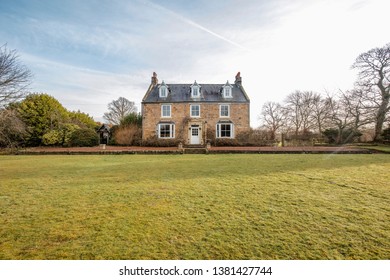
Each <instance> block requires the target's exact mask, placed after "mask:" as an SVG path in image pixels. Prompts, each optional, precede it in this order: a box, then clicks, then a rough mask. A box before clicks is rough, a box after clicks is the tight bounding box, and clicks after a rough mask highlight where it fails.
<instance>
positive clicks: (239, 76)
mask: <svg viewBox="0 0 390 280" xmlns="http://www.w3.org/2000/svg"><path fill="white" fill-rule="evenodd" d="M234 83H235V84H236V85H240V86H241V83H242V79H241V73H240V72H238V73H237V75H236V80H235V81H234Z"/></svg>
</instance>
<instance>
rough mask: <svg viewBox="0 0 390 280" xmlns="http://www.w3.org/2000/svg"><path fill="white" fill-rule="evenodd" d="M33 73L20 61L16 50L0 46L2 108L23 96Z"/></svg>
mask: <svg viewBox="0 0 390 280" xmlns="http://www.w3.org/2000/svg"><path fill="white" fill-rule="evenodd" d="M31 78H32V73H31V72H30V70H29V69H27V68H26V67H25V66H24V65H22V64H21V63H20V62H19V57H18V55H17V53H16V50H8V48H7V45H3V46H1V47H0V108H2V107H4V106H6V105H7V104H9V103H11V102H15V101H17V100H19V99H21V98H23V97H24V96H25V95H26V93H27V87H28V86H29V85H30V81H31Z"/></svg>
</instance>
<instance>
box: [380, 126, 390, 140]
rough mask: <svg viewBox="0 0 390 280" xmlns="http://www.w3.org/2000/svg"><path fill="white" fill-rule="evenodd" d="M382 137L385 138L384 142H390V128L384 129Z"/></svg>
mask: <svg viewBox="0 0 390 280" xmlns="http://www.w3.org/2000/svg"><path fill="white" fill-rule="evenodd" d="M381 136H382V137H383V140H385V141H390V127H389V128H386V129H384V130H383V132H382V134H381Z"/></svg>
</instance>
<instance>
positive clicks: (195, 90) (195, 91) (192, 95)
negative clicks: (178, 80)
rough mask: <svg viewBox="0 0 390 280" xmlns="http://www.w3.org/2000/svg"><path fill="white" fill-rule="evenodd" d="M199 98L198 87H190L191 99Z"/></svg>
mask: <svg viewBox="0 0 390 280" xmlns="http://www.w3.org/2000/svg"><path fill="white" fill-rule="evenodd" d="M195 93H196V94H195ZM199 96H200V94H199V87H198V86H194V87H192V88H191V97H192V98H199Z"/></svg>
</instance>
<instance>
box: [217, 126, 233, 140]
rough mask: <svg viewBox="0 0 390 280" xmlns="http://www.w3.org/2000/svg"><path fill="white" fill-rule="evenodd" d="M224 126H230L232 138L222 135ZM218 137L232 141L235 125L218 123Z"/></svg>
mask: <svg viewBox="0 0 390 280" xmlns="http://www.w3.org/2000/svg"><path fill="white" fill-rule="evenodd" d="M222 126H230V136H222V135H221V134H222V133H221V129H222ZM216 134H217V135H216V137H217V138H228V139H232V138H234V125H233V124H232V123H217V127H216Z"/></svg>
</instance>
